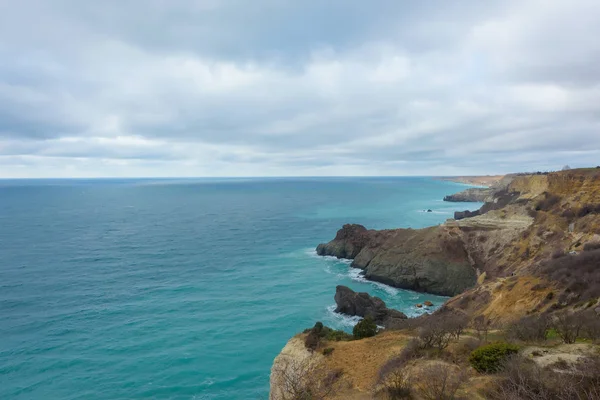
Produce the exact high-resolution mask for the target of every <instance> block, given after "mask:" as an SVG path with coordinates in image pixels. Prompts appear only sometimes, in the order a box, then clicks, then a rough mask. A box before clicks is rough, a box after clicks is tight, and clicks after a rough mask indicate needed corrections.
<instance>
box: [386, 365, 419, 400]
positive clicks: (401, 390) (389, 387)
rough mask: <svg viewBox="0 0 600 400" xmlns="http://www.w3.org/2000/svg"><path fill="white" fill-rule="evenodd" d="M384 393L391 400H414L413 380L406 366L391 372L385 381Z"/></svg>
mask: <svg viewBox="0 0 600 400" xmlns="http://www.w3.org/2000/svg"><path fill="white" fill-rule="evenodd" d="M384 392H385V394H386V395H387V397H388V398H389V399H391V400H397V399H410V398H412V380H411V376H410V373H409V371H408V368H406V366H404V365H403V366H398V367H397V368H394V369H393V370H391V371H389V373H388V374H387V376H386V378H385V381H384Z"/></svg>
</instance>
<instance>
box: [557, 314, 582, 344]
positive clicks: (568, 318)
mask: <svg viewBox="0 0 600 400" xmlns="http://www.w3.org/2000/svg"><path fill="white" fill-rule="evenodd" d="M584 324H585V320H584V318H581V316H580V315H577V314H575V313H573V312H569V311H563V312H561V313H558V314H556V315H555V316H554V320H553V322H552V327H553V328H554V329H555V330H556V333H558V336H560V338H561V339H562V340H563V342H565V343H575V341H576V340H577V338H578V337H579V334H580V333H581V330H582V328H583V327H584Z"/></svg>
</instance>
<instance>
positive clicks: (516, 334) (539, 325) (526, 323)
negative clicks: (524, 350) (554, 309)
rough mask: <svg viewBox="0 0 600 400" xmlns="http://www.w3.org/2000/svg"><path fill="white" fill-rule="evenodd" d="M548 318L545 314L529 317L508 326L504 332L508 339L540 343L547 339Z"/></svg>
mask: <svg viewBox="0 0 600 400" xmlns="http://www.w3.org/2000/svg"><path fill="white" fill-rule="evenodd" d="M550 322H551V321H550V318H549V317H548V315H546V314H538V315H530V316H526V317H523V318H521V319H520V320H518V321H515V322H514V323H512V324H510V325H509V326H508V328H507V330H506V333H507V336H508V337H509V338H510V339H517V340H522V341H524V342H540V341H545V340H546V339H548V329H549V328H550Z"/></svg>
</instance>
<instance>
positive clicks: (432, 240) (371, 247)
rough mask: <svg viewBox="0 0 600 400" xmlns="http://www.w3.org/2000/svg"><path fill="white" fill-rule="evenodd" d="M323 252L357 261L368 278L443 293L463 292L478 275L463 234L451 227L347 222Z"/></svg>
mask: <svg viewBox="0 0 600 400" xmlns="http://www.w3.org/2000/svg"><path fill="white" fill-rule="evenodd" d="M349 249H350V250H351V251H349ZM317 253H318V254H319V255H331V256H336V257H339V258H348V259H353V262H352V266H353V267H355V268H361V269H363V270H364V271H365V277H366V278H367V279H370V280H373V281H377V282H382V283H385V284H388V285H391V286H395V287H399V288H403V289H410V290H415V291H423V292H428V293H433V294H439V295H447V296H453V295H456V294H458V293H461V292H463V291H464V290H466V289H467V288H469V287H471V286H473V285H474V284H475V281H476V278H477V277H476V270H477V266H476V265H474V264H473V263H472V261H471V260H470V259H469V254H468V253H467V251H466V249H465V246H464V243H463V241H462V239H461V237H460V235H459V234H458V232H456V230H455V229H447V228H446V227H432V228H426V229H419V230H413V229H395V230H388V231H370V230H367V229H366V228H365V227H363V226H361V225H345V226H344V227H343V228H342V229H341V230H340V231H338V234H337V235H336V238H335V239H334V240H332V241H331V242H329V243H326V244H320V245H319V246H318V247H317Z"/></svg>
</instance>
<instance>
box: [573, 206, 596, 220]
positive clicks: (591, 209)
mask: <svg viewBox="0 0 600 400" xmlns="http://www.w3.org/2000/svg"><path fill="white" fill-rule="evenodd" d="M598 213H600V204H585V205H583V206H581V207H580V208H579V210H577V216H578V217H579V218H583V217H585V216H586V215H588V214H598Z"/></svg>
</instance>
